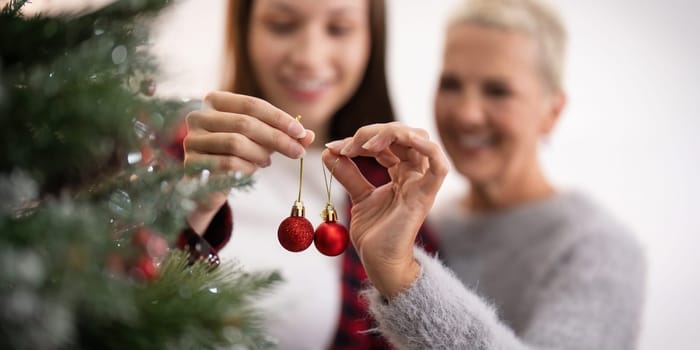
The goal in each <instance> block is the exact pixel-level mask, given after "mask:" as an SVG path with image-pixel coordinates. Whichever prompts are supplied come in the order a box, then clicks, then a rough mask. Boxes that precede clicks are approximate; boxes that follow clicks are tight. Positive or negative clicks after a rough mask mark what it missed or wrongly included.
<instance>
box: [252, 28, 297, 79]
mask: <svg viewBox="0 0 700 350" xmlns="http://www.w3.org/2000/svg"><path fill="white" fill-rule="evenodd" d="M286 47H287V45H286V43H285V42H284V40H279V39H276V38H275V37H274V36H272V35H269V34H266V33H265V32H264V31H261V30H257V31H256V30H253V31H251V35H250V40H249V43H248V52H249V54H250V63H251V65H252V66H253V69H254V70H255V73H256V76H258V77H262V78H264V77H266V76H268V75H271V74H272V70H273V69H274V67H277V66H278V65H279V64H280V61H281V60H282V57H283V56H284V52H285V50H286Z"/></svg>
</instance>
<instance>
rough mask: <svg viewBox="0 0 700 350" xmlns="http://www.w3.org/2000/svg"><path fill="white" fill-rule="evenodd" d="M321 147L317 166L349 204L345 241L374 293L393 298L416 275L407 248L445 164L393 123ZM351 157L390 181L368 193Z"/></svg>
mask: <svg viewBox="0 0 700 350" xmlns="http://www.w3.org/2000/svg"><path fill="white" fill-rule="evenodd" d="M327 147H328V149H327V150H326V151H325V152H324V154H323V161H324V163H325V164H326V167H328V168H329V169H333V175H334V176H335V178H337V179H338V181H339V182H340V183H342V184H343V186H345V189H346V190H347V191H348V193H349V194H350V200H351V201H352V204H353V206H352V218H351V222H350V237H351V239H352V242H353V244H354V246H355V249H356V250H357V252H358V255H359V256H360V259H361V260H362V264H363V265H364V266H365V270H366V271H367V275H368V277H369V279H370V280H371V281H372V283H373V284H374V286H375V287H376V288H377V290H379V292H380V293H382V294H383V295H385V296H395V295H397V294H398V293H400V292H401V291H402V290H404V289H405V288H407V287H408V286H410V285H411V283H413V281H415V279H416V278H417V276H418V273H419V271H420V267H419V266H418V263H417V262H416V260H415V258H414V256H413V245H414V242H415V239H416V235H417V234H418V230H419V229H420V226H421V224H422V223H423V221H424V220H425V218H426V216H427V214H428V211H429V210H430V208H431V207H432V205H433V202H434V200H435V195H436V194H437V191H438V189H439V188H440V186H441V184H442V181H443V180H444V178H445V176H446V175H447V170H448V163H447V159H446V158H445V156H444V155H443V153H442V152H441V151H440V148H439V147H438V145H436V144H435V143H433V142H431V141H430V140H429V139H428V135H427V133H426V132H425V131H423V130H420V129H412V128H409V127H406V126H404V125H401V124H399V123H390V124H375V125H370V126H366V127H363V128H361V129H359V130H358V131H357V133H356V134H355V136H353V137H351V138H347V139H345V140H342V141H336V142H332V143H329V144H328V145H327ZM356 156H369V157H374V158H375V159H377V161H378V162H379V163H380V164H381V165H382V166H384V167H386V168H387V169H388V170H389V175H390V176H391V181H390V182H389V183H387V184H385V185H383V186H380V187H374V186H373V185H372V184H371V183H369V181H367V179H365V178H364V176H362V174H361V173H360V171H359V169H358V168H357V167H356V166H355V164H354V163H353V162H352V161H351V160H350V159H349V158H352V157H356ZM336 160H338V161H337V163H336Z"/></svg>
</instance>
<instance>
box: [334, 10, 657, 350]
mask: <svg viewBox="0 0 700 350" xmlns="http://www.w3.org/2000/svg"><path fill="white" fill-rule="evenodd" d="M564 46H565V30H564V28H563V26H562V24H561V21H560V19H559V18H558V16H557V15H556V14H555V13H554V12H553V11H552V10H551V9H549V8H548V7H546V6H544V5H543V4H541V3H539V2H538V1H536V0H474V1H468V2H466V3H465V4H464V5H463V6H462V7H461V8H460V9H459V11H458V12H456V15H455V16H454V18H453V19H452V20H451V22H450V25H449V28H448V32H447V39H446V46H445V52H444V61H443V70H442V76H441V78H440V84H439V88H438V91H437V95H436V99H435V118H436V122H437V126H438V130H439V132H440V136H441V138H442V142H443V144H444V146H445V149H446V151H447V153H448V155H449V156H450V158H451V160H452V162H453V164H454V167H455V168H456V170H457V171H458V172H459V173H460V174H462V175H463V176H464V177H465V178H466V180H467V181H468V182H469V185H470V186H469V188H470V189H469V191H468V192H467V193H464V194H461V195H460V196H458V198H456V199H455V200H454V201H453V202H452V205H450V206H448V207H449V209H448V210H447V211H442V212H440V213H437V214H440V215H439V218H440V219H439V220H436V221H435V224H437V225H440V226H438V227H437V228H438V231H439V232H440V233H441V247H442V249H441V258H443V260H444V261H446V263H447V267H445V266H444V265H443V264H442V263H441V262H440V261H438V260H437V259H436V258H434V257H432V256H430V255H429V254H426V253H425V252H424V251H423V250H421V249H418V248H414V247H413V239H414V237H415V234H416V233H417V232H418V227H419V225H420V222H422V218H423V217H425V215H427V211H428V208H430V207H431V206H432V203H433V200H434V197H435V191H437V188H438V187H439V185H440V183H441V182H442V179H443V177H444V173H445V169H446V165H445V162H446V161H445V160H443V159H442V156H441V154H440V153H439V151H436V150H435V148H434V146H435V145H433V144H431V143H430V142H429V141H427V139H426V138H425V134H424V133H422V132H421V131H419V130H414V129H410V128H407V127H404V126H401V125H397V124H388V125H387V124H384V125H373V126H369V127H364V128H361V129H360V130H359V131H358V133H356V134H355V136H354V137H352V138H348V139H345V140H342V141H338V142H334V143H331V144H329V145H328V147H329V151H327V152H326V154H325V155H324V156H325V158H324V159H325V161H326V164H327V165H329V166H330V165H331V164H333V162H334V161H335V159H336V158H337V157H340V158H341V159H342V160H343V161H341V162H339V166H338V167H337V169H336V170H335V175H336V177H337V178H338V180H339V181H340V182H341V183H342V184H343V185H344V186H345V188H346V189H347V190H348V191H349V193H350V196H351V200H352V201H353V216H352V221H353V222H352V225H351V237H352V240H353V243H354V245H355V248H356V249H357V251H358V255H359V256H360V257H361V259H362V262H363V264H364V265H365V269H366V270H367V273H368V276H369V279H370V281H371V282H372V285H373V286H372V287H371V289H370V290H369V291H368V294H367V297H368V300H369V302H370V310H371V313H372V314H373V316H374V317H375V318H376V320H377V321H378V323H379V325H378V330H379V331H380V332H381V334H383V335H384V336H385V337H386V338H387V339H388V340H389V341H390V342H391V343H392V344H393V345H394V346H395V347H396V348H399V349H598V350H600V349H610V350H622V349H633V348H635V347H636V339H637V333H638V329H639V324H640V317H641V310H642V304H643V297H644V279H645V261H644V257H643V254H642V252H641V249H640V248H639V246H638V244H637V242H636V241H635V240H634V239H633V238H632V236H631V235H629V234H628V233H627V232H626V230H625V229H624V228H623V227H621V226H620V225H619V224H618V223H617V222H616V221H615V220H614V219H613V218H611V217H610V216H609V215H608V214H607V213H606V212H605V211H604V210H603V209H601V208H600V207H599V206H598V205H596V204H595V203H594V202H593V201H592V200H590V199H589V198H588V197H586V196H585V195H583V194H581V193H576V192H564V191H561V190H558V189H556V188H555V187H554V186H553V185H552V184H551V183H550V181H549V180H548V179H547V178H546V177H545V176H544V174H543V171H542V167H541V165H540V161H539V159H538V152H537V148H538V144H539V141H540V139H541V138H542V137H544V136H546V135H548V134H550V133H551V132H552V130H553V128H554V126H555V125H556V123H557V121H558V119H559V116H560V114H561V111H562V109H563V108H564V105H565V101H566V98H565V93H564V90H563V87H562V70H563V69H562V66H563V56H564ZM357 155H363V156H374V157H376V158H377V159H378V160H379V161H380V163H382V164H383V165H385V166H387V167H388V168H389V172H390V174H392V183H391V184H389V185H385V186H382V187H378V188H375V187H374V186H372V185H371V184H369V183H368V182H367V181H366V180H365V179H363V178H362V176H361V174H359V172H358V171H357V169H355V168H354V167H352V164H351V163H349V162H348V161H347V160H346V158H344V157H354V156H357Z"/></svg>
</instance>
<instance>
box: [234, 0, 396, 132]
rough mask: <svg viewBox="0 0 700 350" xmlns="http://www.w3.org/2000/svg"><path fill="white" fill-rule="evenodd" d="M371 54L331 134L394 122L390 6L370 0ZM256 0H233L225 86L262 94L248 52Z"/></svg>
mask: <svg viewBox="0 0 700 350" xmlns="http://www.w3.org/2000/svg"><path fill="white" fill-rule="evenodd" d="M369 6H370V9H369V23H370V41H371V44H370V56H369V61H368V63H367V69H366V70H365V75H364V77H363V79H362V82H361V83H360V85H359V86H358V88H357V90H356V91H355V94H353V96H352V97H350V99H349V100H348V102H347V103H346V104H345V105H344V106H343V107H341V108H340V109H339V110H338V112H336V113H335V115H334V116H333V118H332V119H331V122H330V126H329V130H328V137H329V138H330V139H331V140H333V139H340V138H344V137H348V136H352V135H353V134H354V133H355V131H356V130H357V129H358V128H360V127H361V126H364V125H368V124H373V123H386V122H391V121H394V120H395V119H394V110H393V108H392V106H391V101H389V90H388V87H387V80H386V67H385V61H386V60H385V58H386V14H385V12H386V6H385V4H384V0H369ZM252 8H253V0H229V2H228V9H227V12H226V13H227V14H226V16H227V19H226V34H225V40H226V43H225V46H224V48H225V49H224V55H225V56H224V70H223V73H224V75H223V76H224V78H223V81H222V86H221V88H222V89H223V90H226V91H231V92H235V93H238V94H244V95H250V96H256V97H262V92H261V91H260V87H259V85H258V82H257V80H256V78H255V76H254V75H253V69H252V64H251V62H250V56H249V54H248V34H249V32H250V16H251V12H252Z"/></svg>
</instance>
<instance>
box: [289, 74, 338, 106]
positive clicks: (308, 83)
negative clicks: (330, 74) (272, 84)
mask: <svg viewBox="0 0 700 350" xmlns="http://www.w3.org/2000/svg"><path fill="white" fill-rule="evenodd" d="M284 85H285V86H286V87H287V90H288V91H289V92H290V94H291V95H292V96H293V97H294V98H296V99H299V100H303V101H313V100H316V99H318V98H320V97H321V96H322V95H323V94H324V93H325V92H326V91H327V90H328V88H329V87H330V86H331V83H330V82H329V81H328V80H324V79H288V80H285V81H284Z"/></svg>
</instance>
